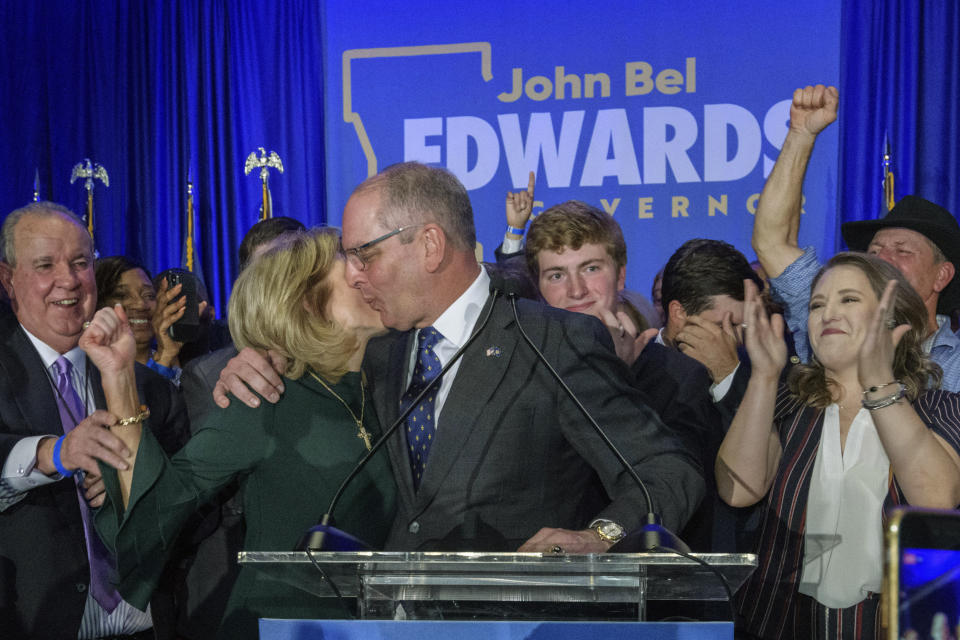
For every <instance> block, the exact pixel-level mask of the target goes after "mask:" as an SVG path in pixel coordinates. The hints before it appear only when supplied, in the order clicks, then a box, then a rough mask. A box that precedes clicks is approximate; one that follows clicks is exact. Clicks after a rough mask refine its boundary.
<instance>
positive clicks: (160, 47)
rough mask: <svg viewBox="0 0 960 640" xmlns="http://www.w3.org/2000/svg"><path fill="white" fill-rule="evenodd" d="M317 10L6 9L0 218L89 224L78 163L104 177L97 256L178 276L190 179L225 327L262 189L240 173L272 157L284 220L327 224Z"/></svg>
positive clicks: (223, 1) (2, 7) (0, 8)
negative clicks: (65, 215)
mask: <svg viewBox="0 0 960 640" xmlns="http://www.w3.org/2000/svg"><path fill="white" fill-rule="evenodd" d="M321 12H322V4H321V3H319V2H316V1H312V0H283V1H281V0H273V1H271V0H256V1H252V0H230V1H227V0H213V1H205V0H165V1H152V2H127V1H126V0H113V1H107V0H81V1H79V2H78V1H71V2H66V1H44V2H28V3H0V25H3V27H2V28H0V53H2V55H3V61H4V69H5V70H4V73H3V74H0V127H2V135H0V176H3V178H2V182H0V215H5V214H6V213H8V212H9V211H11V210H13V209H14V208H16V207H18V206H21V205H23V204H25V203H26V202H27V201H29V199H30V198H31V196H32V192H33V180H34V172H35V170H38V171H39V174H40V183H41V195H42V197H43V198H45V199H50V200H55V201H58V202H62V203H64V204H66V205H68V206H70V207H71V208H72V209H74V210H75V211H77V212H78V213H81V214H82V213H83V209H84V206H85V193H84V191H83V189H82V187H81V184H80V182H77V183H75V184H74V185H70V183H69V179H70V172H71V168H72V167H73V165H74V164H75V163H77V162H79V161H81V160H82V159H83V158H86V157H89V158H91V159H92V160H93V161H95V162H97V163H99V164H101V165H103V166H104V167H105V168H106V169H107V171H108V173H109V176H110V187H109V188H106V189H104V188H103V187H102V186H99V185H98V186H97V188H96V191H95V212H94V220H95V230H94V233H95V240H96V245H97V249H98V251H99V252H100V254H101V255H111V254H126V255H129V256H131V257H133V258H135V259H137V260H140V261H142V262H143V263H144V264H146V265H147V266H148V267H150V268H151V269H153V270H154V271H155V272H156V271H159V270H162V269H165V268H167V267H170V266H179V265H180V264H181V258H182V256H181V254H182V250H183V234H184V231H185V226H186V220H185V210H186V178H187V171H188V166H189V167H190V168H191V170H192V178H193V183H194V193H195V196H194V204H195V209H196V218H197V221H196V236H197V237H196V239H197V242H198V246H199V247H200V257H201V266H202V271H203V273H204V276H205V278H206V280H207V284H208V287H209V289H210V293H211V296H212V297H213V303H214V305H215V306H216V307H217V309H218V310H219V311H220V312H221V313H222V312H223V311H225V310H226V302H227V299H228V295H229V290H230V286H231V285H232V282H233V279H234V277H235V275H236V269H237V260H236V255H235V254H236V248H237V247H238V246H239V243H240V240H241V238H242V237H243V234H244V233H245V232H246V230H247V229H248V228H249V227H250V226H251V225H252V224H254V223H255V222H256V221H257V219H258V208H259V205H260V197H261V195H260V183H259V181H258V179H257V176H256V175H254V174H251V175H250V176H245V175H244V174H243V163H244V160H245V159H246V156H247V154H249V153H250V152H251V151H253V150H255V149H256V148H257V147H258V146H264V147H266V148H267V150H268V151H269V150H273V151H276V152H277V153H278V154H279V155H280V157H281V158H282V159H283V164H284V169H285V172H284V173H283V174H282V175H280V174H278V173H276V172H273V174H272V175H271V179H270V186H271V190H272V193H273V203H274V213H275V215H289V216H292V217H295V218H298V219H300V220H302V221H303V222H304V223H305V224H308V225H311V224H321V223H323V222H325V221H326V218H327V216H326V211H325V208H324V161H323V158H324V155H323V43H322V39H321V34H322V30H321V23H320V19H321Z"/></svg>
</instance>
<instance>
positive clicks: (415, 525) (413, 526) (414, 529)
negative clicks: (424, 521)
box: [407, 520, 420, 533]
mask: <svg viewBox="0 0 960 640" xmlns="http://www.w3.org/2000/svg"><path fill="white" fill-rule="evenodd" d="M407 531H409V532H410V533H419V532H420V523H419V522H417V521H416V520H414V521H413V522H411V523H410V526H409V527H407Z"/></svg>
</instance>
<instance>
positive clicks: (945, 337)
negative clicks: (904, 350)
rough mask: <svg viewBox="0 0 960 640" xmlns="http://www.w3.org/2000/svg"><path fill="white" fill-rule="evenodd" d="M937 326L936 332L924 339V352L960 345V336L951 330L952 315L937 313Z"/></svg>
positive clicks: (953, 347)
mask: <svg viewBox="0 0 960 640" xmlns="http://www.w3.org/2000/svg"><path fill="white" fill-rule="evenodd" d="M937 326H938V327H939V328H938V329H937V331H936V333H934V334H933V335H932V336H930V337H929V338H927V339H926V340H924V341H923V350H924V352H926V353H931V352H932V351H933V350H934V349H936V348H937V347H949V348H951V349H956V348H958V347H960V338H958V337H957V335H956V334H955V333H954V332H953V331H951V330H950V316H945V315H940V314H937Z"/></svg>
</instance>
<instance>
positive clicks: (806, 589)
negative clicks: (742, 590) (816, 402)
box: [800, 404, 890, 609]
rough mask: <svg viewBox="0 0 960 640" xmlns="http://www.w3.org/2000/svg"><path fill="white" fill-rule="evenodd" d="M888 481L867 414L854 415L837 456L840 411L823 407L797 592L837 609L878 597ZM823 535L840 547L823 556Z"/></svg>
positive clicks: (877, 438) (886, 466)
mask: <svg viewBox="0 0 960 640" xmlns="http://www.w3.org/2000/svg"><path fill="white" fill-rule="evenodd" d="M889 482H890V459H889V458H888V457H887V453H886V451H884V449H883V444H882V443H881V442H880V436H879V435H878V434H877V430H876V427H874V424H873V418H871V417H870V412H869V411H867V410H866V409H860V411H859V412H858V413H857V415H856V417H855V418H854V419H853V423H852V424H851V425H850V431H849V432H848V433H847V441H846V445H845V447H844V448H843V450H842V451H841V448H840V409H839V407H838V406H837V405H836V404H831V405H830V406H829V407H827V408H826V410H825V411H824V419H823V432H822V435H821V437H820V447H819V450H818V451H817V457H816V460H815V462H814V465H813V474H812V476H811V479H810V492H809V495H808V497H807V518H806V522H807V524H806V532H805V545H804V560H803V561H804V565H803V574H802V576H801V578H800V593H803V594H806V595H808V596H811V597H812V598H814V599H816V600H817V602H819V603H821V604H823V605H825V606H827V607H831V608H835V609H839V608H845V607H850V606H853V605H855V604H856V603H858V602H860V601H861V600H863V599H864V598H866V596H867V594H868V593H869V592H874V593H879V592H880V586H881V583H882V577H883V524H882V520H881V513H882V509H883V501H884V499H885V498H886V496H887V491H888V489H889ZM811 536H818V537H819V539H818V538H816V537H814V538H812V537H811ZM823 536H839V537H840V542H839V544H838V545H837V546H835V547H833V548H831V549H829V550H828V551H826V552H824V553H821V548H822V546H823V545H822V539H823Z"/></svg>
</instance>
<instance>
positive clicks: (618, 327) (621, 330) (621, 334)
mask: <svg viewBox="0 0 960 640" xmlns="http://www.w3.org/2000/svg"><path fill="white" fill-rule="evenodd" d="M617 329H619V330H620V337H621V338H622V337H623V334H625V333H626V332H627V330H626V329H624V328H623V325H622V324H618V325H617Z"/></svg>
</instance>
